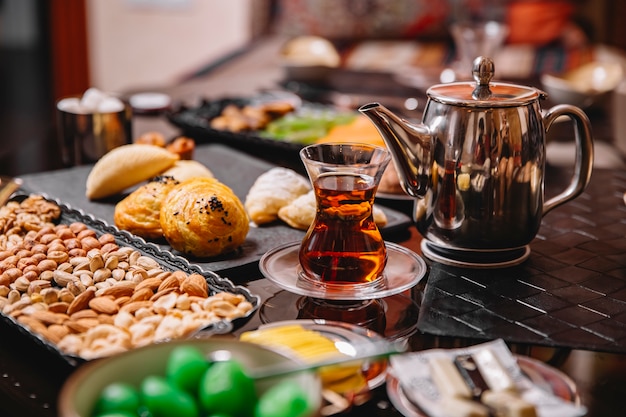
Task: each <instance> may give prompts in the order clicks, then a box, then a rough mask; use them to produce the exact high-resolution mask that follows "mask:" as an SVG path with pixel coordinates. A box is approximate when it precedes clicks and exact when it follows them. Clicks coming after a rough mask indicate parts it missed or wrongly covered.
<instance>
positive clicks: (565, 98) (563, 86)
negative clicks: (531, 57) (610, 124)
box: [541, 62, 623, 108]
mask: <svg viewBox="0 0 626 417" xmlns="http://www.w3.org/2000/svg"><path fill="white" fill-rule="evenodd" d="M622 78H623V69H622V66H621V64H620V63H618V62H590V63H588V64H585V65H583V66H581V67H579V68H576V69H574V70H572V71H569V72H567V73H564V74H561V75H553V74H543V75H542V76H541V84H542V86H543V89H544V90H545V91H546V93H548V98H549V99H550V100H551V101H552V102H553V103H556V104H572V105H574V106H577V107H580V108H587V107H590V106H592V105H594V104H598V103H600V102H602V101H603V100H605V99H606V98H607V97H608V96H609V95H610V93H611V92H612V91H613V90H614V89H615V88H616V87H617V86H618V85H619V83H620V82H621V81H622Z"/></svg>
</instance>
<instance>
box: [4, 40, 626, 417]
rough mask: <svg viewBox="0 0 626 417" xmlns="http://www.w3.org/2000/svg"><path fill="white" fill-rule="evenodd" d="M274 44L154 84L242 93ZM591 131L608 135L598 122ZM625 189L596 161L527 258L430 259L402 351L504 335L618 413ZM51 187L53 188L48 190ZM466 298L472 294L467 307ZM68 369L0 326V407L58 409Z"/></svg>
mask: <svg viewBox="0 0 626 417" xmlns="http://www.w3.org/2000/svg"><path fill="white" fill-rule="evenodd" d="M278 46H279V43H277V42H276V41H269V42H260V43H259V44H258V45H255V47H254V48H251V49H250V50H249V51H247V52H246V53H244V54H242V55H239V56H237V57H236V58H235V59H233V60H231V61H229V62H227V63H225V64H222V65H220V66H217V67H215V68H212V70H211V71H210V72H208V73H206V74H204V75H202V76H199V77H196V78H194V79H191V80H187V81H185V82H183V83H181V84H180V85H176V86H172V87H171V88H167V89H161V90H162V91H164V92H167V93H169V94H171V95H172V97H173V98H175V100H178V101H182V102H186V103H188V104H193V103H194V102H197V100H198V99H199V98H201V97H220V96H227V95H245V94H249V93H250V92H251V91H257V90H259V89H263V88H276V86H277V85H279V84H281V81H282V77H283V74H282V71H281V69H280V67H279V66H278V65H277V64H276V62H275V61H274V60H273V59H270V58H268V57H271V56H272V55H271V54H273V53H275V52H276V50H277V47H278ZM379 83H380V81H379ZM378 85H380V84H378ZM388 91H391V92H392V93H393V95H395V96H396V97H401V96H402V94H403V92H402V90H401V89H400V88H399V87H397V86H394V88H393V89H390V90H388ZM348 93H353V91H348ZM366 93H367V94H361V96H360V97H362V98H363V100H364V101H366V98H364V97H365V96H367V95H368V94H370V93H368V92H367V91H366ZM405 93H406V91H405ZM376 94H378V96H379V97H380V94H381V91H380V90H379V91H375V92H374V93H371V94H370V96H371V98H376ZM367 98H369V96H368V97H367ZM381 101H382V100H381ZM604 122H606V121H605V120H604V121H601V123H602V125H599V126H603V125H604ZM594 129H595V125H594ZM152 130H157V131H160V132H162V133H164V134H165V135H166V136H173V135H176V134H178V133H179V131H178V130H177V129H176V128H174V127H173V126H172V125H171V124H169V123H168V122H167V120H165V118H163V117H158V116H157V117H155V116H136V117H135V119H134V131H135V136H137V135H139V134H141V133H143V132H146V131H152ZM598 132H599V133H600V136H602V137H606V130H605V128H604V127H600V128H599V129H598ZM256 156H262V157H265V158H267V159H268V160H272V159H273V157H274V156H275V155H272V153H271V152H269V153H268V154H267V155H258V154H257V155H256ZM273 162H278V163H280V162H281V161H273ZM292 162H293V161H292ZM568 175H569V172H568V171H567V170H566V169H563V168H555V167H548V172H547V175H546V178H547V180H546V194H548V195H550V194H551V193H554V192H555V191H556V190H560V189H561V188H562V187H563V184H564V183H566V181H567V180H566V179H567V178H568ZM25 178H26V179H28V178H29V176H25ZM59 186H61V185H59ZM63 186H67V184H64V185H63ZM76 187H84V184H76ZM624 192H626V173H625V172H624V170H623V169H617V170H595V171H594V174H593V176H592V181H591V184H590V186H589V187H588V189H587V191H586V192H585V193H584V194H583V195H582V196H581V197H579V198H578V199H576V200H575V201H574V202H571V203H569V204H566V205H565V206H562V207H559V208H557V209H555V210H554V211H552V212H551V213H549V214H548V215H547V216H546V217H545V218H544V219H543V222H542V227H541V229H540V231H539V234H538V236H537V238H536V239H535V240H534V241H533V242H532V243H531V245H530V246H531V250H532V252H531V255H530V257H529V259H528V260H527V261H526V262H524V263H523V264H521V265H519V266H515V267H513V268H507V269H496V270H476V269H463V268H457V267H450V266H446V265H442V264H439V263H433V262H430V261H428V266H429V271H428V274H427V276H426V277H425V279H424V280H422V281H421V282H420V283H419V284H418V286H416V287H415V288H414V289H412V290H411V291H407V292H406V294H404V295H405V296H406V297H408V298H410V299H412V300H413V303H414V305H416V306H418V311H415V314H414V315H413V316H412V319H413V320H414V322H415V323H416V324H417V326H418V329H417V330H416V331H415V332H414V333H413V335H412V336H410V338H409V339H408V343H409V346H410V347H411V349H413V350H422V349H427V348H431V347H459V346H467V345H470V344H474V343H477V342H480V341H484V340H491V339H493V338H499V337H501V338H503V339H505V340H506V341H507V342H508V344H509V346H510V347H511V349H512V350H513V351H514V352H516V353H519V354H525V355H529V356H532V357H534V358H538V359H541V360H544V361H546V362H549V363H550V364H552V365H554V366H556V367H558V368H559V369H561V370H562V371H564V372H565V373H566V374H567V375H569V376H570V377H571V378H572V379H573V380H574V381H575V382H576V384H577V386H578V389H579V393H580V397H581V401H582V403H583V404H584V405H585V406H586V407H587V408H588V410H589V414H588V415H589V416H618V415H623V410H622V407H623V406H622V403H623V399H624V398H625V397H626V206H625V205H624V201H623V200H622V196H623V193H624ZM49 193H50V194H51V195H52V196H54V190H50V191H49ZM381 204H387V205H389V207H392V208H394V209H397V210H399V211H403V212H406V213H410V212H411V210H412V206H411V203H410V202H407V201H403V200H397V201H393V200H387V201H381ZM387 238H388V240H391V241H395V242H397V243H399V244H401V245H403V246H405V247H407V248H409V249H412V250H413V251H415V252H416V253H418V254H421V247H420V242H421V236H420V235H419V233H418V232H417V230H416V228H415V227H414V226H409V227H407V228H405V229H403V230H401V231H397V232H396V233H394V234H393V235H391V236H388V237H387ZM223 274H224V275H225V276H227V277H230V278H232V279H234V280H235V281H237V282H243V283H244V284H245V285H246V286H247V287H248V288H249V289H250V290H251V291H252V292H254V293H256V294H259V295H260V296H261V297H262V299H263V301H264V302H266V301H267V300H268V299H274V300H275V299H276V296H277V295H280V294H281V293H282V290H280V289H279V288H278V287H276V286H275V285H274V284H273V283H271V282H270V281H268V280H267V279H265V278H263V277H262V275H261V273H260V272H259V270H258V266H257V265H256V264H254V263H253V264H248V265H244V266H241V267H237V268H234V269H230V270H226V271H223ZM242 277H245V278H242ZM468 282H469V283H472V282H479V283H481V287H482V288H483V289H485V288H486V289H488V290H489V292H488V293H485V292H484V291H478V290H477V289H476V288H475V287H473V286H472V285H468ZM287 298H288V297H287ZM288 299H289V298H288ZM289 300H291V299H289ZM468 300H472V302H470V303H469V304H468ZM287 318H288V317H287ZM262 321H263V320H262V318H261V317H260V315H259V314H257V315H256V316H255V317H253V318H252V319H251V320H250V322H248V323H247V324H246V325H245V326H244V327H243V328H242V329H240V330H238V333H239V332H241V331H244V330H247V329H253V328H255V327H256V326H258V325H259V324H260V323H262ZM72 371H73V368H72V367H71V366H69V365H68V364H67V363H66V362H64V361H62V360H60V359H59V358H56V357H54V356H53V355H50V354H49V352H45V351H42V350H41V349H40V347H38V346H35V345H34V344H33V343H31V340H29V338H28V337H25V336H24V334H22V333H21V332H20V331H18V330H16V329H15V328H14V327H12V326H7V325H6V324H5V323H2V324H1V325H0V415H2V416H7V417H14V416H55V415H56V399H57V395H58V393H59V390H60V388H61V386H62V384H63V382H64V381H65V379H66V378H67V377H68V375H69V374H70V373H71V372H72ZM346 415H355V416H356V415H378V416H397V415H400V414H399V413H398V412H397V411H396V410H395V409H394V408H393V406H392V405H391V403H390V401H389V399H388V397H387V395H386V389H385V386H384V385H383V386H381V387H379V388H377V389H376V390H375V391H374V392H373V394H372V400H370V401H369V402H367V403H366V404H364V405H361V406H358V407H355V408H354V409H352V410H351V411H350V412H349V413H346Z"/></svg>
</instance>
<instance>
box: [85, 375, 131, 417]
mask: <svg viewBox="0 0 626 417" xmlns="http://www.w3.org/2000/svg"><path fill="white" fill-rule="evenodd" d="M139 405H140V399H139V392H138V391H137V389H136V388H135V387H133V386H132V385H130V384H126V383H123V382H114V383H112V384H109V385H107V386H106V387H104V389H103V390H102V392H101V393H100V397H99V398H98V401H97V402H96V414H97V415H99V416H102V415H106V414H107V413H113V412H119V413H124V412H126V413H129V414H130V415H137V409H138V408H139Z"/></svg>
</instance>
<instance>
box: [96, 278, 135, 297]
mask: <svg viewBox="0 0 626 417" xmlns="http://www.w3.org/2000/svg"><path fill="white" fill-rule="evenodd" d="M136 285H137V284H136V283H134V282H132V281H120V282H118V283H116V284H115V285H111V286H110V287H106V288H102V289H100V290H98V292H97V294H96V295H97V296H98V297H104V296H107V295H110V296H112V297H113V298H120V297H130V296H131V295H133V291H135V287H136Z"/></svg>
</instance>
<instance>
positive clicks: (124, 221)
mask: <svg viewBox="0 0 626 417" xmlns="http://www.w3.org/2000/svg"><path fill="white" fill-rule="evenodd" d="M178 184H179V182H178V181H177V180H175V179H174V177H168V176H159V177H155V178H153V179H152V180H151V181H150V182H149V183H147V184H144V185H142V186H141V187H139V188H137V189H136V190H135V191H133V192H132V193H130V194H129V195H128V196H126V198H124V199H123V200H121V201H120V202H119V203H117V204H116V205H115V212H114V215H113V220H114V221H115V225H116V226H117V227H118V228H119V229H121V230H127V231H129V232H130V233H132V234H135V235H137V236H141V237H143V238H145V239H159V238H162V237H163V230H162V229H161V220H160V218H159V216H160V213H161V205H162V203H163V200H164V199H165V196H166V195H167V193H169V192H170V191H171V190H172V188H174V186H175V185H178Z"/></svg>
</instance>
